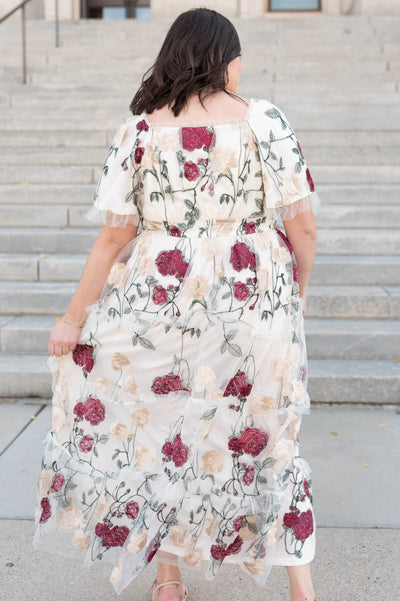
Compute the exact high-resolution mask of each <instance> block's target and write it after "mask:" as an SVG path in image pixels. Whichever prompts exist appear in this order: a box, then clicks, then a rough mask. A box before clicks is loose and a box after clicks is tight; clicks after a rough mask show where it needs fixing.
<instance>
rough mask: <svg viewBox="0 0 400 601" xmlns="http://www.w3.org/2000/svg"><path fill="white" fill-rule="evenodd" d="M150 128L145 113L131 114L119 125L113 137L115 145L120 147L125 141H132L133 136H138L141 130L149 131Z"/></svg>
mask: <svg viewBox="0 0 400 601" xmlns="http://www.w3.org/2000/svg"><path fill="white" fill-rule="evenodd" d="M148 128H149V126H148V124H147V122H146V120H145V119H144V118H143V115H129V116H128V117H126V118H125V119H124V120H123V121H122V122H121V123H120V125H119V126H118V128H117V129H116V131H115V133H114V137H113V146H116V147H119V146H122V145H123V144H125V143H130V142H131V141H132V138H136V137H137V136H138V135H139V134H140V132H142V131H147V130H148Z"/></svg>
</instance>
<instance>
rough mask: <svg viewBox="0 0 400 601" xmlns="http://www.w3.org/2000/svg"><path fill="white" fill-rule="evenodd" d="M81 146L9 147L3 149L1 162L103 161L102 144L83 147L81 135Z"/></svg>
mask: <svg viewBox="0 0 400 601" xmlns="http://www.w3.org/2000/svg"><path fill="white" fill-rule="evenodd" d="M80 143H81V146H80V147H73V146H68V147H65V148H52V147H50V148H9V149H6V150H4V152H3V153H2V154H3V161H2V162H3V163H5V164H6V165H21V164H23V165H34V166H36V167H40V165H57V166H65V167H68V166H75V167H77V166H79V165H95V164H96V163H103V162H104V159H105V156H106V152H105V149H104V148H103V146H101V147H96V148H92V147H90V148H87V147H85V146H86V145H85V139H84V138H83V137H82V136H81V139H80Z"/></svg>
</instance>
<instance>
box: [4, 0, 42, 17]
mask: <svg viewBox="0 0 400 601" xmlns="http://www.w3.org/2000/svg"><path fill="white" fill-rule="evenodd" d="M17 4H18V1H17V0H0V16H3V15H5V14H6V13H8V11H10V10H11V9H13V8H14V6H16V5H17ZM25 10H26V16H27V18H28V19H43V18H44V7H43V0H32V2H29V3H28V4H27V5H26V7H25ZM20 18H21V11H20V10H18V11H17V12H16V13H14V14H13V16H12V17H10V19H20Z"/></svg>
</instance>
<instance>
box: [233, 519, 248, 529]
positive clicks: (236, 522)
mask: <svg viewBox="0 0 400 601" xmlns="http://www.w3.org/2000/svg"><path fill="white" fill-rule="evenodd" d="M245 519H246V516H244V515H240V516H239V517H238V518H235V519H234V520H233V529H234V531H235V532H239V530H240V529H241V527H242V526H243V522H244V521H245Z"/></svg>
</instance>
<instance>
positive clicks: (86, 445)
mask: <svg viewBox="0 0 400 601" xmlns="http://www.w3.org/2000/svg"><path fill="white" fill-rule="evenodd" d="M93 444H94V438H93V437H92V436H89V434H85V436H83V437H82V439H81V441H80V442H79V448H80V450H81V451H82V453H89V452H90V451H91V450H92V448H93Z"/></svg>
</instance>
